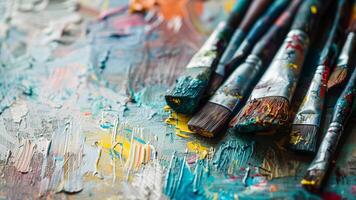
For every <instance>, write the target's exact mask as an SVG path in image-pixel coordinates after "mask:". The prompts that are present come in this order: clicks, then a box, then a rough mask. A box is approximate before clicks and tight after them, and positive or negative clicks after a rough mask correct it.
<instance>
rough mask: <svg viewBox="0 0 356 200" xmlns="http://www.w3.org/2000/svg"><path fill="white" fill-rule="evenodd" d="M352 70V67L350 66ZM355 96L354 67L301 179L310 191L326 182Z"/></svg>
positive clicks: (355, 79) (319, 187)
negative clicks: (317, 147)
mask: <svg viewBox="0 0 356 200" xmlns="http://www.w3.org/2000/svg"><path fill="white" fill-rule="evenodd" d="M353 68H354V67H353ZM350 70H352V69H351V68H350ZM355 96H356V70H355V69H354V71H353V73H352V75H351V78H350V79H349V81H348V83H347V85H346V87H345V88H344V90H343V92H342V94H341V95H340V97H339V98H338V100H337V102H336V105H335V107H334V111H333V116H332V119H331V123H330V125H329V128H328V130H327V132H326V134H325V137H324V138H323V140H322V142H321V144H320V147H319V149H318V152H317V154H316V156H315V158H314V160H313V162H312V163H311V164H310V166H309V168H308V171H307V173H306V175H305V176H304V179H303V180H302V181H301V184H302V185H303V186H304V187H305V188H307V189H308V190H310V191H319V190H320V189H321V188H322V185H323V183H324V182H325V178H326V175H327V171H328V169H329V166H330V164H331V162H332V160H333V156H334V153H335V151H336V147H337V146H338V143H339V140H340V137H341V136H342V134H343V131H344V127H345V125H346V123H347V121H348V119H349V117H350V115H351V111H352V107H353V105H354V103H355Z"/></svg>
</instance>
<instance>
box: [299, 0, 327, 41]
mask: <svg viewBox="0 0 356 200" xmlns="http://www.w3.org/2000/svg"><path fill="white" fill-rule="evenodd" d="M329 3H330V0H306V1H304V3H303V4H302V6H301V7H300V9H299V11H298V13H297V15H296V18H295V19H294V22H293V25H292V29H298V30H301V31H303V32H305V33H306V34H307V35H308V36H309V37H311V36H312V35H313V32H315V29H316V28H315V27H317V25H318V23H319V22H320V17H321V15H322V14H323V13H324V11H325V9H327V7H328V5H329Z"/></svg>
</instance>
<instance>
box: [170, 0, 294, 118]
mask: <svg viewBox="0 0 356 200" xmlns="http://www.w3.org/2000/svg"><path fill="white" fill-rule="evenodd" d="M289 1H290V0H277V1H275V2H274V3H273V4H271V6H270V7H271V8H270V9H269V10H268V13H269V14H268V15H265V16H264V17H263V18H264V20H263V22H264V23H262V22H261V23H258V24H256V27H255V28H254V30H255V31H254V35H256V36H255V38H258V37H260V32H262V33H263V32H264V31H265V30H266V29H267V28H268V26H269V25H271V23H272V22H273V20H274V19H275V18H276V17H277V16H278V14H279V13H280V12H282V11H283V9H284V8H285V7H286V6H287V4H288V2H289ZM271 2H273V1H272V0H259V1H251V5H250V6H249V8H248V10H247V12H246V14H245V15H244V18H243V20H242V21H241V23H240V25H239V26H238V27H237V29H236V30H235V32H234V34H233V36H232V37H231V40H230V41H229V44H228V46H227V47H226V50H225V48H224V52H223V54H222V56H221V59H220V57H219V56H215V57H216V59H214V62H209V63H208V62H205V63H204V64H205V65H204V66H202V64H201V62H202V61H203V60H204V59H202V58H201V57H202V56H199V55H201V54H204V55H206V57H208V58H212V54H211V52H210V51H209V52H210V53H208V54H206V53H204V52H207V51H205V50H202V49H203V48H204V46H206V45H204V46H203V47H202V49H201V50H199V51H198V53H197V54H196V55H195V56H194V57H193V58H192V60H191V61H190V63H189V64H188V66H187V70H186V73H185V74H184V75H183V76H181V77H180V78H179V79H178V80H177V83H176V85H175V87H174V88H173V89H172V90H171V91H169V93H168V94H167V95H166V101H167V104H168V105H169V106H170V107H171V108H172V109H173V110H175V111H177V112H180V113H183V114H191V113H194V112H195V111H196V110H197V108H198V106H199V103H200V101H201V99H202V98H203V97H204V96H209V94H208V92H207V90H208V91H214V89H212V90H209V89H208V87H213V88H215V89H216V88H217V87H216V85H218V86H219V85H220V84H221V80H220V79H219V78H220V75H219V74H222V76H223V77H222V79H224V78H226V77H225V72H224V71H225V70H224V68H225V64H226V62H228V61H230V59H231V58H232V56H233V55H234V53H235V51H236V49H237V48H238V47H239V45H240V44H241V42H242V40H243V39H244V38H245V36H246V33H248V31H249V30H250V29H251V27H252V26H253V25H254V24H255V22H256V20H257V19H258V18H259V17H260V16H261V15H262V14H263V13H264V11H265V10H266V8H267V7H268V6H269V4H270V3H271ZM240 3H241V2H239V1H237V4H240ZM275 13H277V15H276V14H275ZM210 38H211V37H210ZM205 49H208V48H205ZM201 51H202V52H201ZM214 70H216V73H215V75H212V74H213V72H214ZM212 77H215V78H214V81H212ZM209 84H210V86H209Z"/></svg>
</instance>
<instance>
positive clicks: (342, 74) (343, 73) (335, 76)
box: [328, 67, 347, 90]
mask: <svg viewBox="0 0 356 200" xmlns="http://www.w3.org/2000/svg"><path fill="white" fill-rule="evenodd" d="M346 79H347V68H340V67H338V68H336V69H335V70H334V71H333V73H332V74H331V75H330V78H329V80H328V90H330V89H333V88H336V87H339V86H340V85H342V84H343V83H345V82H346Z"/></svg>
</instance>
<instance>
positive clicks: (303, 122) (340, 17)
mask: <svg viewBox="0 0 356 200" xmlns="http://www.w3.org/2000/svg"><path fill="white" fill-rule="evenodd" d="M348 11H349V10H348V8H347V0H339V1H338V2H337V8H336V14H335V17H334V19H333V21H332V24H331V27H330V31H329V33H328V36H327V39H326V43H325V45H324V47H323V50H322V52H321V55H320V57H319V63H318V66H317V68H316V71H315V74H314V76H313V79H312V82H311V84H310V86H309V88H308V91H307V93H306V95H305V97H304V100H303V103H302V104H301V106H300V107H299V109H298V111H297V114H296V116H295V118H294V121H293V126H292V133H291V140H290V146H289V147H290V148H291V149H293V150H295V151H302V152H309V153H315V151H316V142H317V138H318V137H317V136H318V134H317V132H318V129H319V127H320V123H321V116H322V114H323V108H324V102H325V93H326V90H327V88H326V85H327V81H328V78H329V74H330V70H331V67H332V66H333V65H334V63H335V61H336V59H337V55H338V53H339V51H340V48H341V45H342V41H343V39H344V37H345V28H346V26H347V20H348V13H349V12H348Z"/></svg>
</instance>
